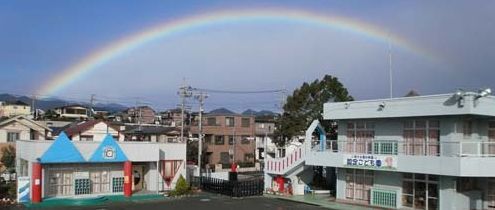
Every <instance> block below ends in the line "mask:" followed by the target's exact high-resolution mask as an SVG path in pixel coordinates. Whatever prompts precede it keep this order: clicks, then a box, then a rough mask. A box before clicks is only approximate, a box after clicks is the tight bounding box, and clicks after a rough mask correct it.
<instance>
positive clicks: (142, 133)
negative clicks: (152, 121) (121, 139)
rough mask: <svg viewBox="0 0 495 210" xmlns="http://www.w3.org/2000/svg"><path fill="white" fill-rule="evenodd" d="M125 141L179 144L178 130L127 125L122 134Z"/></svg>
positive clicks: (153, 126)
mask: <svg viewBox="0 0 495 210" xmlns="http://www.w3.org/2000/svg"><path fill="white" fill-rule="evenodd" d="M124 134H125V136H126V138H125V140H126V141H147V142H159V143H177V142H180V129H178V128H174V127H165V126H160V125H127V126H126V131H125V132H124Z"/></svg>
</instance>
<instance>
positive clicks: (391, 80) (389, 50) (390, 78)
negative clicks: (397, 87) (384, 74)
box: [388, 36, 394, 98]
mask: <svg viewBox="0 0 495 210" xmlns="http://www.w3.org/2000/svg"><path fill="white" fill-rule="evenodd" d="M388 76H389V88H390V98H393V97H394V95H393V94H394V92H393V75H392V43H390V36H389V37H388Z"/></svg>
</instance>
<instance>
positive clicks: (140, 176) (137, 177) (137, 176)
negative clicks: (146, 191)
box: [132, 166, 144, 191]
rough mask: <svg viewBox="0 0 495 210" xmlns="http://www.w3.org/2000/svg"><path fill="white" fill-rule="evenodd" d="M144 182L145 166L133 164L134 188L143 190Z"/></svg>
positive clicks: (134, 189)
mask: <svg viewBox="0 0 495 210" xmlns="http://www.w3.org/2000/svg"><path fill="white" fill-rule="evenodd" d="M143 182H144V173H143V166H132V190H133V191H141V190H142V189H143Z"/></svg>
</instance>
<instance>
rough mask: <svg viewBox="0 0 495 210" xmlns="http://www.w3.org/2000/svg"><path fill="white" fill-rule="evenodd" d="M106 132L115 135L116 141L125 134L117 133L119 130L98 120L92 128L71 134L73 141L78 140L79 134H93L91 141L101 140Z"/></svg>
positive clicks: (122, 139)
mask: <svg viewBox="0 0 495 210" xmlns="http://www.w3.org/2000/svg"><path fill="white" fill-rule="evenodd" d="M107 134H110V135H112V136H116V137H117V138H118V139H117V138H115V140H118V141H124V138H125V136H124V135H123V134H119V131H117V130H115V129H114V128H112V127H110V126H108V124H106V123H104V122H99V123H97V124H96V125H94V126H93V128H91V129H89V130H87V131H84V132H82V133H81V135H79V134H75V135H73V136H72V140H73V141H80V140H81V136H93V141H103V139H104V138H105V136H106V135H107Z"/></svg>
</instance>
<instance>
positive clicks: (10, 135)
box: [7, 131, 21, 142]
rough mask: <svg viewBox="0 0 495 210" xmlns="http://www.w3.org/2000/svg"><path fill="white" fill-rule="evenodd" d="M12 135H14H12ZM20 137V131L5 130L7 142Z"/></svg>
mask: <svg viewBox="0 0 495 210" xmlns="http://www.w3.org/2000/svg"><path fill="white" fill-rule="evenodd" d="M12 135H14V136H12ZM20 139H21V133H20V132H13V131H8V132H7V142H15V141H17V140H20Z"/></svg>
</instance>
